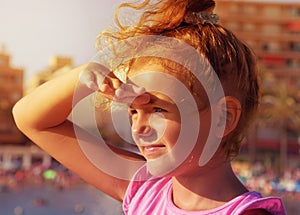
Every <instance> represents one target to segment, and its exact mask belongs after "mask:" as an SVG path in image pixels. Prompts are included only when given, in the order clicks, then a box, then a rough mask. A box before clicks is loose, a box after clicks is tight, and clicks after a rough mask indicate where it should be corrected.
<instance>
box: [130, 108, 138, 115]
mask: <svg viewBox="0 0 300 215" xmlns="http://www.w3.org/2000/svg"><path fill="white" fill-rule="evenodd" d="M128 112H129V115H130V116H132V115H134V114H136V113H137V111H136V110H135V109H129V110H128Z"/></svg>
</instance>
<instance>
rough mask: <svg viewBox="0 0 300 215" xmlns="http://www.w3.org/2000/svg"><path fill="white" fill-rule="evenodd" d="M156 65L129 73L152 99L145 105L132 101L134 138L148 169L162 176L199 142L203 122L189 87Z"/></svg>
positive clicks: (153, 173)
mask: <svg viewBox="0 0 300 215" xmlns="http://www.w3.org/2000/svg"><path fill="white" fill-rule="evenodd" d="M153 67H154V66H153ZM153 67H152V68H149V67H145V69H144V70H140V71H139V72H135V73H134V75H132V76H130V80H131V81H133V82H134V83H135V84H136V85H138V86H143V87H145V89H146V91H147V92H148V93H149V95H150V96H151V99H150V102H149V103H147V104H142V105H137V104H135V103H134V102H133V103H132V104H131V107H130V109H129V111H130V115H131V119H132V135H133V139H134V140H135V142H136V144H137V145H138V147H139V149H140V150H141V153H142V154H143V155H144V156H145V158H146V159H147V167H148V170H149V172H150V173H151V174H152V175H155V176H161V175H165V174H167V173H169V172H171V171H173V170H174V169H176V168H177V167H178V166H179V165H180V164H181V163H182V162H183V161H184V160H185V159H186V158H187V156H189V154H190V153H191V151H192V149H193V148H194V145H195V144H196V142H197V137H198V132H199V125H200V122H199V116H198V109H197V105H196V103H195V101H194V98H193V96H192V95H191V93H190V91H189V90H188V89H187V88H186V86H185V85H184V84H183V83H182V82H181V81H180V80H178V78H176V77H174V76H171V75H169V74H167V73H166V72H163V68H162V66H159V65H156V66H155V68H153ZM150 69H151V70H150ZM153 69H155V70H153ZM161 71H162V72H161Z"/></svg>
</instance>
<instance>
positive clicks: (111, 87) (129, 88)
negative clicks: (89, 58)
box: [79, 62, 150, 104]
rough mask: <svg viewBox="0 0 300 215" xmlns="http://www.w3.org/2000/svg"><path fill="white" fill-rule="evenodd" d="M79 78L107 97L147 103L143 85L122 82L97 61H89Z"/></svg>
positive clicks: (128, 81) (115, 99)
mask: <svg viewBox="0 0 300 215" xmlns="http://www.w3.org/2000/svg"><path fill="white" fill-rule="evenodd" d="M79 80H80V82H81V83H83V84H84V85H86V86H87V87H88V88H90V89H93V90H95V91H98V92H99V93H101V94H102V95H103V96H105V97H106V98H108V99H111V100H114V101H117V102H122V103H129V104H130V103H132V102H133V100H134V101H135V102H138V103H148V102H149V100H150V97H149V95H148V94H146V90H145V88H143V87H139V86H137V85H135V84H134V83H133V82H131V81H130V80H127V81H126V83H123V82H122V81H121V80H120V79H118V78H117V77H116V76H115V74H114V73H113V72H111V71H109V70H108V69H107V68H106V67H104V66H103V65H101V64H99V63H95V62H91V63H89V64H88V65H87V67H86V68H85V69H84V70H83V71H82V72H81V73H80V75H79Z"/></svg>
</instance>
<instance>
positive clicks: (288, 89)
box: [216, 0, 300, 163]
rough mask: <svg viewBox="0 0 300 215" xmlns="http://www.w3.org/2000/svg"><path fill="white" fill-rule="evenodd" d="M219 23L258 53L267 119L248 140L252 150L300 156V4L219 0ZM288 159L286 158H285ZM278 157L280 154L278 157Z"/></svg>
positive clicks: (263, 103)
mask: <svg viewBox="0 0 300 215" xmlns="http://www.w3.org/2000/svg"><path fill="white" fill-rule="evenodd" d="M216 2H217V7H216V11H217V13H218V15H219V16H220V23H221V24H222V25H223V26H225V27H227V28H228V29H230V30H232V31H233V32H234V33H235V34H236V35H237V36H238V37H239V38H240V39H241V40H242V41H245V42H246V43H247V44H248V45H249V46H250V47H251V48H252V49H253V50H254V52H255V53H256V55H257V58H258V61H259V69H260V71H261V74H262V77H263V80H262V84H263V85H262V87H263V92H262V93H263V100H262V105H261V110H262V113H263V114H264V116H266V113H267V114H268V115H269V116H270V117H269V118H266V117H261V119H258V121H260V122H258V123H256V128H255V129H253V130H252V131H251V133H250V134H249V136H250V137H249V138H248V145H247V147H248V151H250V153H252V154H257V153H259V152H263V153H270V152H271V153H274V154H275V156H276V155H278V154H279V153H281V155H280V156H282V157H281V160H280V162H281V163H282V162H286V161H284V160H286V159H287V156H289V158H290V159H292V158H295V159H298V160H299V153H300V2H293V3H292V2H288V1H285V0H282V1H264V0H262V1H253V0H252V1H251V0H217V1H216ZM284 156H285V157H284ZM277 157H279V156H277Z"/></svg>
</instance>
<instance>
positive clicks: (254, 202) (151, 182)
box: [123, 167, 286, 215]
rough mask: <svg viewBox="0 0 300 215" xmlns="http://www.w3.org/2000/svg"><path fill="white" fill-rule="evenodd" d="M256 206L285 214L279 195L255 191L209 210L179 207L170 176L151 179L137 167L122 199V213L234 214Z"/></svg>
mask: <svg viewBox="0 0 300 215" xmlns="http://www.w3.org/2000/svg"><path fill="white" fill-rule="evenodd" d="M146 178H147V180H143V179H146ZM258 208H263V209H266V210H267V211H269V212H271V213H272V214H274V215H286V212H285V209H284V206H283V203H282V201H281V199H280V198H277V197H267V198H263V197H262V196H261V194H259V193H257V192H247V193H244V194H243V195H241V196H238V197H236V198H234V199H232V200H231V201H229V202H227V203H226V204H224V205H222V206H221V207H218V208H214V209H212V210H206V211H185V210H182V209H180V208H178V207H176V206H175V205H174V203H173V201H172V180H171V178H170V177H165V178H151V176H150V175H149V173H147V170H146V167H143V168H141V169H140V170H139V171H138V173H137V174H136V175H135V176H134V179H133V180H132V181H131V183H130V185H129V187H128V189H127V192H126V195H125V198H124V201H123V210H124V213H125V214H126V215H209V214H218V215H238V214H242V213H243V212H245V211H246V210H249V209H258Z"/></svg>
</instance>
